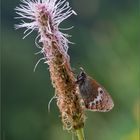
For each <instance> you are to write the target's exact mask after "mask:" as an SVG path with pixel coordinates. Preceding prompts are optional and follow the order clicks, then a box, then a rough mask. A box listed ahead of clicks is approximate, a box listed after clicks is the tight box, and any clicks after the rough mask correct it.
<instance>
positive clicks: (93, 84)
mask: <svg viewBox="0 0 140 140" xmlns="http://www.w3.org/2000/svg"><path fill="white" fill-rule="evenodd" d="M80 69H81V72H80V73H79V74H78V76H77V81H76V84H77V85H78V87H79V91H80V95H81V97H82V100H83V102H84V105H85V108H86V109H88V110H91V111H98V112H108V111H110V110H111V109H112V108H113V107H114V103H113V100H112V98H111V96H110V95H109V93H108V92H107V90H106V89H105V88H104V87H103V86H102V85H100V84H99V83H98V82H97V81H96V80H94V79H93V78H91V77H90V76H88V75H87V74H86V73H85V71H84V70H83V68H80Z"/></svg>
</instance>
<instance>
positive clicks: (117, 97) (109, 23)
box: [1, 0, 140, 140]
mask: <svg viewBox="0 0 140 140" xmlns="http://www.w3.org/2000/svg"><path fill="white" fill-rule="evenodd" d="M69 2H70V4H71V6H72V7H73V9H74V10H75V11H76V12H77V14H78V15H77V16H72V17H71V18H69V19H68V20H66V21H64V22H63V23H62V24H61V27H70V26H71V25H74V26H75V28H74V29H72V30H69V31H66V32H67V33H69V34H71V35H72V38H70V40H71V41H73V42H75V44H74V45H71V44H70V49H69V55H70V57H71V65H72V67H73V69H74V70H75V71H76V73H77V72H78V71H79V67H80V66H82V67H83V68H84V69H85V70H86V72H87V73H89V75H91V76H92V77H94V78H95V79H96V80H97V81H99V82H100V83H101V84H102V85H104V87H106V89H107V90H108V91H109V92H110V94H111V96H112V98H113V99H114V103H115V107H114V109H113V110H112V111H111V112H108V113H98V112H86V115H87V120H86V124H85V136H86V140H138V139H139V137H138V136H139V133H138V131H139V116H138V108H139V92H140V90H139V77H140V75H139V70H140V69H139V68H140V67H139V58H138V53H139V49H138V46H139V21H138V20H139V19H138V18H139V3H138V0H133V1H132V0H123V1H122V0H71V1H69ZM19 4H20V0H3V1H2V6H1V12H2V14H1V19H2V26H1V27H2V28H1V31H2V38H1V41H2V43H1V45H2V65H1V66H2V103H1V105H2V140H72V134H71V133H67V132H66V131H63V128H62V124H61V120H60V117H59V111H58V108H57V106H56V102H55V101H53V102H52V104H51V112H50V113H48V109H47V106H48V102H49V100H50V99H51V98H52V96H53V95H54V89H53V87H52V85H51V81H50V77H49V72H48V66H47V64H44V63H43V61H42V62H40V63H39V65H38V67H37V69H36V72H33V69H34V66H35V64H36V62H37V61H38V60H39V59H40V58H41V57H42V55H35V54H34V53H36V52H37V51H39V50H38V49H37V48H36V46H35V44H34V39H35V36H36V35H37V34H36V32H35V33H32V34H31V35H30V36H28V37H27V38H25V39H24V40H23V39H22V37H23V30H22V29H21V30H15V29H14V24H16V23H19V21H17V20H15V19H14V17H15V16H16V15H15V11H14V8H15V7H16V6H17V5H19Z"/></svg>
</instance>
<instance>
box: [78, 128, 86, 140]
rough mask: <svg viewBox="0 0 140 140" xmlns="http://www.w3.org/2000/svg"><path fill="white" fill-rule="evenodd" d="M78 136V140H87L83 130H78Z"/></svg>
mask: <svg viewBox="0 0 140 140" xmlns="http://www.w3.org/2000/svg"><path fill="white" fill-rule="evenodd" d="M76 134H77V137H78V140H85V136H84V131H83V128H79V129H77V130H76Z"/></svg>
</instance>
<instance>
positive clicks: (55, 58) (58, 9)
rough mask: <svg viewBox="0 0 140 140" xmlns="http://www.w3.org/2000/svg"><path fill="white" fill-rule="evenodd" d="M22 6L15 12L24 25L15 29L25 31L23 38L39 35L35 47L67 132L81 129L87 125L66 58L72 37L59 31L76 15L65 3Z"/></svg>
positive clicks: (45, 0) (52, 0) (37, 0)
mask: <svg viewBox="0 0 140 140" xmlns="http://www.w3.org/2000/svg"><path fill="white" fill-rule="evenodd" d="M22 2H23V4H21V5H20V6H19V7H16V9H15V10H16V13H17V14H18V15H19V16H18V17H16V18H17V19H24V21H23V20H22V23H21V24H18V25H16V26H15V27H16V29H19V28H26V30H25V31H24V34H25V36H24V38H25V37H26V36H28V35H29V34H30V33H31V32H33V31H34V30H37V31H38V36H37V37H36V40H35V44H36V46H37V47H39V48H41V51H40V52H41V53H43V54H44V58H43V59H45V62H46V63H48V65H49V71H50V76H51V80H52V84H53V86H54V88H55V90H56V96H57V105H58V107H59V110H60V112H61V117H62V122H63V125H64V127H65V129H67V130H73V129H78V128H81V127H83V125H84V114H83V109H82V107H81V105H80V101H79V98H78V94H77V93H76V85H75V78H74V75H73V73H72V70H71V67H70V63H69V55H68V54H67V51H68V43H70V42H69V41H68V39H67V37H68V36H69V35H67V34H64V33H62V32H60V28H59V25H60V23H61V22H62V21H63V20H65V19H67V18H68V17H69V16H71V15H72V14H76V13H75V12H74V11H73V10H71V8H70V6H69V3H68V2H66V0H31V1H30V0H22ZM38 43H40V44H41V46H42V47H41V46H39V44H38ZM41 60H42V59H41Z"/></svg>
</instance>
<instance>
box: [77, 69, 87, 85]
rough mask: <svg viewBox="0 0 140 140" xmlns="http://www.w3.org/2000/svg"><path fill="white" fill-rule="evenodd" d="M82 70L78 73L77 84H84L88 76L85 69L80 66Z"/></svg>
mask: <svg viewBox="0 0 140 140" xmlns="http://www.w3.org/2000/svg"><path fill="white" fill-rule="evenodd" d="M80 70H81V72H80V73H79V74H78V75H77V81H76V83H77V84H82V83H83V82H84V81H85V79H86V78H87V75H86V73H85V71H84V70H83V68H80Z"/></svg>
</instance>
